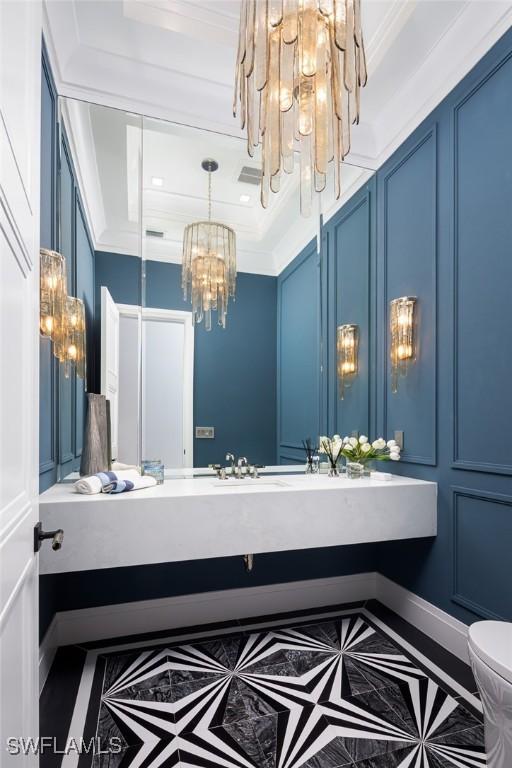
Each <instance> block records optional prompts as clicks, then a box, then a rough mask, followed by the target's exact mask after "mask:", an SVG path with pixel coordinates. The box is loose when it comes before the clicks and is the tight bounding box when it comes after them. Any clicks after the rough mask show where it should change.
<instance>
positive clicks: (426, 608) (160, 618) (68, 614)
mask: <svg viewBox="0 0 512 768" xmlns="http://www.w3.org/2000/svg"><path fill="white" fill-rule="evenodd" d="M371 599H377V600H379V601H380V602H381V603H383V605H385V606H387V607H388V608H390V609H391V610H392V611H394V612H395V613H396V614H398V615H399V616H400V617H401V618H403V619H405V620H406V621H408V622H409V623H410V624H412V625H413V626H415V627H416V628H417V629H419V630H420V631H421V632H423V633H425V634H426V635H428V636H429V637H431V638H432V639H433V640H435V641H436V642H437V643H439V644H440V645H441V646H443V647H444V648H445V649H446V650H448V651H450V652H451V653H452V654H454V655H455V656H456V657H457V658H459V659H461V660H462V661H464V662H466V663H468V654H467V626H466V625H465V624H463V623H462V622H461V621H458V620H457V619H455V618H454V617H453V616H450V615H449V614H448V613H446V612H445V611H442V610H441V609H440V608H437V607H436V606H435V605H433V604H432V603H429V602H428V601H427V600H424V599H423V598H421V597H419V596H418V595H415V594H414V593H413V592H410V591H409V590H407V589H404V588H403V587H401V586H399V585H398V584H396V583H395V582H393V581H391V580H390V579H388V578H386V577H385V576H383V575H382V574H380V573H377V572H375V571H371V572H367V573H359V574H352V575H348V576H335V577H332V578H325V579H310V580H305V581H292V582H287V583H281V584H270V585H266V586H259V587H245V588H242V589H229V590H221V591H217V592H204V593H201V594H195V595H183V596H179V597H169V598H162V599H158V600H141V601H138V602H134V603H120V604H117V605H106V606H100V607H97V608H84V609H80V610H74V611H61V612H58V613H57V614H56V615H55V617H54V619H53V621H52V623H51V625H50V628H49V629H48V631H47V633H46V635H45V637H44V639H43V642H42V643H41V648H40V671H41V685H42V684H44V680H45V679H46V675H47V673H48V670H49V667H50V665H51V660H52V659H53V655H54V653H55V649H56V647H57V646H61V645H69V644H73V643H84V642H90V641H99V640H105V639H108V638H115V637H124V636H129V635H137V634H144V633H147V632H159V631H162V630H166V629H169V630H172V629H178V628H181V627H192V626H202V625H205V624H210V623H215V622H220V621H230V620H235V619H247V618H251V617H252V616H260V615H271V614H278V613H282V612H287V611H298V610H307V609H309V608H311V609H314V608H320V607H324V606H332V605H342V604H343V603H350V602H355V601H366V600H371Z"/></svg>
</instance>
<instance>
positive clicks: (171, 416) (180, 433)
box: [142, 309, 194, 467]
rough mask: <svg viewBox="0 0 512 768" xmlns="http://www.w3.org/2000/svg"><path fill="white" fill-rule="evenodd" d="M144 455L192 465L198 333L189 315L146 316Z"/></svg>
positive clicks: (153, 312) (148, 312)
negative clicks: (195, 335)
mask: <svg viewBox="0 0 512 768" xmlns="http://www.w3.org/2000/svg"><path fill="white" fill-rule="evenodd" d="M142 349H143V356H144V358H143V364H142V371H143V380H142V425H143V432H142V457H143V459H161V460H162V461H163V463H164V465H165V467H193V465H194V461H193V435H192V430H193V380H194V329H193V325H192V315H191V313H190V312H181V311H178V310H168V309H144V310H143V313H142Z"/></svg>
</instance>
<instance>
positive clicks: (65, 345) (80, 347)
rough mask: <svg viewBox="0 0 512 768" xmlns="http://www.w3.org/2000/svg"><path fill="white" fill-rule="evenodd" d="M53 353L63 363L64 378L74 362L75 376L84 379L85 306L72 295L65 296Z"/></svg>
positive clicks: (68, 373) (67, 376) (67, 375)
mask: <svg viewBox="0 0 512 768" xmlns="http://www.w3.org/2000/svg"><path fill="white" fill-rule="evenodd" d="M55 355H56V357H57V358H58V359H59V361H60V362H61V363H63V365H64V376H65V377H66V378H69V375H70V373H71V366H72V365H73V364H74V365H75V369H76V374H77V376H79V377H80V378H81V379H85V307H84V303H83V301H82V300H81V299H76V298H75V297H74V296H67V297H66V302H65V308H64V312H63V314H62V317H61V324H60V331H59V335H58V338H57V339H56V341H55Z"/></svg>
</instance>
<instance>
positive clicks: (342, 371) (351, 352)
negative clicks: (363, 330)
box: [336, 323, 359, 400]
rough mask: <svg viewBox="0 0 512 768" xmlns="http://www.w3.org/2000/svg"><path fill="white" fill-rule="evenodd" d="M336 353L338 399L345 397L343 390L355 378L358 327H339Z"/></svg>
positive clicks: (347, 325)
mask: <svg viewBox="0 0 512 768" xmlns="http://www.w3.org/2000/svg"><path fill="white" fill-rule="evenodd" d="M336 349H337V353H338V384H339V393H340V399H341V400H343V399H344V397H345V388H346V387H350V385H351V384H352V381H353V380H354V378H355V377H356V376H357V369H358V351H359V326H357V325H352V324H350V323H347V324H346V325H339V326H338V330H337V333H336Z"/></svg>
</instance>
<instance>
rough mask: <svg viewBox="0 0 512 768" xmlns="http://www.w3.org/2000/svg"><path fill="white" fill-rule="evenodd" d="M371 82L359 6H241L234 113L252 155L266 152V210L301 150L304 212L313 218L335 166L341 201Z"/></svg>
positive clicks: (278, 0) (351, 0)
mask: <svg viewBox="0 0 512 768" xmlns="http://www.w3.org/2000/svg"><path fill="white" fill-rule="evenodd" d="M366 79H367V74H366V61H365V53H364V45H363V36H362V32H361V5H360V0H242V9H241V15H240V35H239V43H238V57H237V69H236V85H235V99H234V106H233V112H234V115H235V116H236V113H237V106H238V102H240V118H241V124H242V129H243V128H247V149H248V152H249V155H250V156H251V157H252V156H253V154H254V149H255V147H257V146H258V145H259V144H261V145H262V160H263V162H262V178H261V203H262V205H263V207H264V208H266V207H267V205H268V198H269V190H272V192H278V191H279V188H280V184H281V171H284V172H285V173H292V172H293V167H294V151H295V150H296V149H299V150H300V205H301V213H302V214H303V215H304V216H309V215H310V214H311V207H312V198H313V194H312V191H313V189H315V190H316V191H317V192H321V191H322V190H323V189H324V188H325V185H326V176H327V172H328V164H329V163H330V162H331V161H333V160H334V188H335V194H336V198H339V196H340V194H341V182H340V172H341V168H340V164H341V161H342V160H343V159H344V158H345V156H346V155H347V154H348V152H349V150H350V124H351V123H357V122H358V121H359V97H360V87H361V86H364V85H366Z"/></svg>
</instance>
